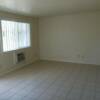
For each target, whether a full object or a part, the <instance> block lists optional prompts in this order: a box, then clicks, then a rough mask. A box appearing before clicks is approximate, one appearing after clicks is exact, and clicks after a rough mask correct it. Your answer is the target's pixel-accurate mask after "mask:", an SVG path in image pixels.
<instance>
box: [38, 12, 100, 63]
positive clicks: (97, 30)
mask: <svg viewBox="0 0 100 100" xmlns="http://www.w3.org/2000/svg"><path fill="white" fill-rule="evenodd" d="M39 35H40V37H39V38H40V59H44V60H56V61H65V62H76V63H85V64H97V65H100V12H87V13H79V14H69V15H64V16H55V17H43V18H40V19H39Z"/></svg>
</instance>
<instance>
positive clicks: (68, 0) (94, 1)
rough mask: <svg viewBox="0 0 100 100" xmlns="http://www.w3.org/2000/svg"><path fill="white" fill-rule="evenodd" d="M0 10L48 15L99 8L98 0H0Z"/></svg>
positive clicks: (32, 14)
mask: <svg viewBox="0 0 100 100" xmlns="http://www.w3.org/2000/svg"><path fill="white" fill-rule="evenodd" d="M0 10H1V11H7V12H13V13H19V14H23V15H30V16H49V15H58V14H65V13H76V12H85V11H96V10H100V0H0Z"/></svg>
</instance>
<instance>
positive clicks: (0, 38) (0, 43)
mask: <svg viewBox="0 0 100 100" xmlns="http://www.w3.org/2000/svg"><path fill="white" fill-rule="evenodd" d="M2 20H4V21H12V22H18V23H27V24H29V25H30V46H28V47H23V48H18V49H16V50H9V51H3V40H2V25H1V21H2ZM31 26H32V23H31V22H29V21H23V20H17V19H15V20H14V19H10V18H0V53H10V52H15V51H18V50H23V49H29V48H31V47H32V39H31V35H32V34H31Z"/></svg>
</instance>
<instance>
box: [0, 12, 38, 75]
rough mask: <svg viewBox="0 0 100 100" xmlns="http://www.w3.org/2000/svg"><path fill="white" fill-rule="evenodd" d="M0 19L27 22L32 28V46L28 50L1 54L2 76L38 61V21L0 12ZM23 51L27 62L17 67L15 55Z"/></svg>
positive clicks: (0, 67) (0, 71) (0, 68)
mask: <svg viewBox="0 0 100 100" xmlns="http://www.w3.org/2000/svg"><path fill="white" fill-rule="evenodd" d="M0 19H9V20H17V21H25V22H30V23H31V25H32V27H31V40H32V41H31V43H32V46H31V47H30V48H27V49H21V50H18V51H13V52H8V53H0V74H3V73H6V72H7V71H10V70H13V69H16V68H18V67H21V66H23V65H26V64H30V63H32V62H34V61H36V60H37V59H38V58H39V56H38V34H37V33H38V19H37V18H31V17H26V16H20V15H14V14H9V13H2V12H0ZM20 51H23V52H25V54H26V61H25V62H24V63H21V64H18V65H15V64H14V54H15V53H17V52H20Z"/></svg>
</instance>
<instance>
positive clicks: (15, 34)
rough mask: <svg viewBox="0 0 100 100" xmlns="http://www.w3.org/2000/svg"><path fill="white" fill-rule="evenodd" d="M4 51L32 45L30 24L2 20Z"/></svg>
mask: <svg viewBox="0 0 100 100" xmlns="http://www.w3.org/2000/svg"><path fill="white" fill-rule="evenodd" d="M1 31H2V32H1V33H2V34H1V43H2V51H3V52H7V51H12V50H17V49H21V48H27V47H30V45H31V44H30V24H29V23H21V22H14V21H6V20H1Z"/></svg>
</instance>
